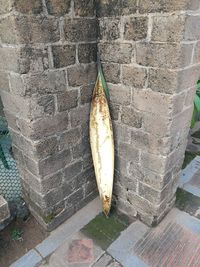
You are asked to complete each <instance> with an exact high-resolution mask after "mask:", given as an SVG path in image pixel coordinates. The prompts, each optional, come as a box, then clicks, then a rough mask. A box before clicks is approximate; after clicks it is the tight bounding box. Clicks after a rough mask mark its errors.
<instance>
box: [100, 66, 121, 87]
mask: <svg viewBox="0 0 200 267" xmlns="http://www.w3.org/2000/svg"><path fill="white" fill-rule="evenodd" d="M102 67H103V73H104V76H105V80H106V82H107V83H114V84H115V83H120V65H119V64H116V63H103V64H102Z"/></svg>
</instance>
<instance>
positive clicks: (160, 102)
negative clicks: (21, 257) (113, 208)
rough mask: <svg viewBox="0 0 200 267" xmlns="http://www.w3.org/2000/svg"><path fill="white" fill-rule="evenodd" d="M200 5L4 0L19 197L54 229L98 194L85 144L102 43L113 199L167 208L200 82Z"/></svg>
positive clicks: (138, 208)
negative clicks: (112, 146)
mask: <svg viewBox="0 0 200 267" xmlns="http://www.w3.org/2000/svg"><path fill="white" fill-rule="evenodd" d="M199 26H200V3H199V0H192V1H189V0H170V1H167V0H162V1H154V0H109V1H108V0H98V1H96V4H95V1H94V0H87V1H83V0H35V1H31V0H20V1H19V0H2V1H1V3H0V58H1V60H0V91H1V97H2V101H3V104H4V108H5V114H6V117H7V120H8V123H9V128H10V131H11V133H12V136H13V150H14V155H15V158H16V160H17V161H18V166H19V169H20V172H21V176H22V185H23V195H24V197H25V199H26V201H27V203H29V205H30V209H31V211H32V213H33V214H34V215H35V216H36V217H37V219H38V220H39V221H40V222H41V223H42V224H43V225H44V226H45V227H46V228H47V229H50V230H51V229H53V228H54V227H56V226H57V225H58V224H59V223H60V222H62V221H63V220H65V219H66V218H68V217H69V216H71V215H72V214H73V213H74V212H76V210H77V209H79V208H80V207H81V206H82V205H84V204H85V203H87V202H88V201H90V199H92V198H93V197H94V196H95V195H96V183H95V179H94V172H93V168H92V161H91V155H90V147H89V143H88V120H89V103H90V100H91V92H92V89H93V88H94V82H95V79H96V64H95V62H96V55H97V41H98V43H99V51H100V54H101V60H102V63H103V69H104V73H105V76H106V80H107V81H108V85H109V89H110V95H111V102H110V107H111V114H112V119H113V125H114V135H115V144H116V167H115V169H116V170H115V183H114V200H115V202H116V205H117V208H118V209H119V210H120V211H121V212H124V213H127V214H128V215H129V216H139V217H140V218H141V219H142V220H143V221H145V222H146V223H148V224H156V223H157V222H159V221H160V220H161V218H162V217H163V216H164V215H165V214H166V212H167V211H168V210H169V209H170V208H171V206H172V205H173V203H174V199H175V191H176V188H177V180H178V177H179V174H180V169H181V165H182V161H183V157H184V151H185V147H186V139H187V134H188V130H189V124H190V119H191V113H192V102H193V97H194V92H195V82H196V80H197V79H198V77H199V74H200V53H199V51H200V33H199Z"/></svg>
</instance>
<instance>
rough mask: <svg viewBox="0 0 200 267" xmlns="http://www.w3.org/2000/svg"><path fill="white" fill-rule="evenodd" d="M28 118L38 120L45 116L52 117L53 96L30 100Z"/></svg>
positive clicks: (53, 110) (53, 111)
mask: <svg viewBox="0 0 200 267" xmlns="http://www.w3.org/2000/svg"><path fill="white" fill-rule="evenodd" d="M29 105H30V106H29V108H30V117H31V118H34V119H38V118H41V117H45V116H47V115H54V113H55V100H54V96H53V95H43V96H40V97H32V98H31V99H30V104H29Z"/></svg>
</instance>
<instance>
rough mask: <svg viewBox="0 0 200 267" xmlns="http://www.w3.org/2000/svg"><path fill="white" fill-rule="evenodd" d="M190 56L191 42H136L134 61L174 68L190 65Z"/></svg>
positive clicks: (144, 64)
mask: <svg viewBox="0 0 200 267" xmlns="http://www.w3.org/2000/svg"><path fill="white" fill-rule="evenodd" d="M191 58H192V45H191V44H176V43H138V44H136V62H137V63H138V64H139V65H143V66H151V67H158V68H159V67H161V68H171V69H175V68H180V67H186V66H188V65H190V62H191Z"/></svg>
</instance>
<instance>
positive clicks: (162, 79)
mask: <svg viewBox="0 0 200 267" xmlns="http://www.w3.org/2000/svg"><path fill="white" fill-rule="evenodd" d="M148 87H149V88H151V90H153V91H156V92H160V93H164V94H174V93H176V92H177V91H178V87H179V85H178V73H177V72H176V71H170V70H168V69H150V70H149V78H148Z"/></svg>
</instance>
